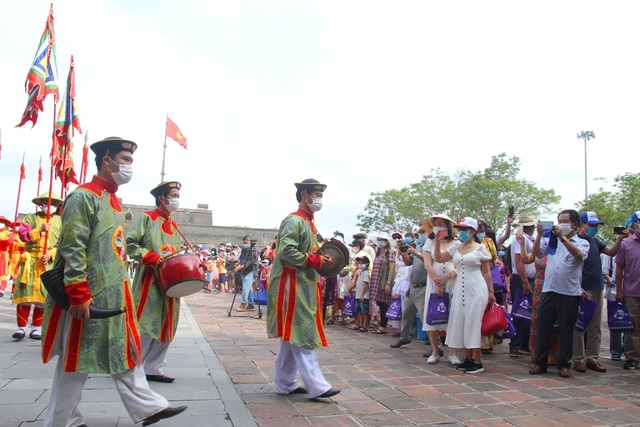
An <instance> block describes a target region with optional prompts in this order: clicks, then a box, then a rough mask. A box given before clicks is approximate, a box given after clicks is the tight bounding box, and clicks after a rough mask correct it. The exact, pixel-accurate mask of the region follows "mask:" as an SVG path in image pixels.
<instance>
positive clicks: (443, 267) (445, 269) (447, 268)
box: [422, 239, 456, 331]
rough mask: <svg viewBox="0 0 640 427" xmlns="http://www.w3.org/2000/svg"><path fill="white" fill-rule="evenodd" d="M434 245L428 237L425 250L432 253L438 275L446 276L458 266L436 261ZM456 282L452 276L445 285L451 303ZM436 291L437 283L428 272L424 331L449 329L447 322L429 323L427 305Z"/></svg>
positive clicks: (423, 320) (448, 262) (423, 321)
mask: <svg viewBox="0 0 640 427" xmlns="http://www.w3.org/2000/svg"><path fill="white" fill-rule="evenodd" d="M452 245H453V243H452ZM434 246H435V245H434V241H433V240H431V239H428V240H427V243H425V245H424V252H429V254H431V261H432V263H433V268H434V270H435V271H436V275H437V276H444V275H445V274H447V273H450V272H452V271H454V270H455V269H456V268H455V266H454V265H453V262H451V261H447V262H445V263H442V262H436V260H435V258H434V256H433V248H434ZM455 283H456V279H454V278H451V279H449V280H447V283H445V285H444V291H445V292H446V293H448V294H449V305H451V301H452V299H453V289H454V287H455ZM436 292H437V291H436V284H435V283H433V280H431V277H429V275H428V274H427V288H426V289H425V294H424V311H423V313H424V319H422V330H423V331H444V330H446V329H447V324H446V323H445V324H444V325H434V326H431V325H429V324H428V323H427V307H429V298H430V297H431V294H433V293H436Z"/></svg>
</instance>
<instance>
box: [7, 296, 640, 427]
mask: <svg viewBox="0 0 640 427" xmlns="http://www.w3.org/2000/svg"><path fill="white" fill-rule="evenodd" d="M232 298H233V295H232V294H226V295H219V294H205V293H197V294H194V295H191V296H189V297H187V298H185V299H184V300H185V302H186V304H183V310H182V317H181V320H180V325H179V330H178V333H177V337H176V340H175V341H174V344H173V346H172V348H171V351H170V355H169V363H168V367H167V372H168V374H170V375H172V376H176V377H177V380H176V383H174V384H157V383H152V387H153V388H154V389H155V390H157V391H158V392H160V393H161V394H163V395H165V396H166V397H167V398H168V399H169V400H170V401H171V402H172V403H174V404H188V405H189V408H188V409H187V411H186V412H185V413H184V414H182V415H180V416H178V417H176V418H174V419H171V420H166V421H162V422H160V423H159V424H158V425H159V426H167V427H169V426H189V427H197V426H235V427H252V426H255V425H258V426H260V427H271V426H278V427H286V426H295V427H299V426H302V427H304V426H316V427H321V426H330V427H345V426H420V425H434V424H438V425H447V426H462V425H470V426H566V425H572V426H573V425H580V426H581V427H587V426H624V425H629V426H637V425H640V394H639V393H640V372H638V371H626V370H623V369H622V364H621V362H612V361H610V360H609V359H608V357H606V356H608V352H607V351H606V350H604V349H603V351H602V355H603V357H602V358H601V362H602V363H603V365H604V366H605V367H607V369H608V372H607V373H604V374H599V373H595V372H592V371H589V372H587V373H585V374H580V373H577V372H575V371H572V375H573V376H572V378H570V379H568V380H565V379H562V378H560V377H559V376H558V375H557V374H555V370H554V369H550V373H549V374H546V375H542V376H531V375H529V374H528V369H529V367H530V364H529V360H528V359H526V358H522V357H521V358H518V359H514V358H510V357H509V356H508V354H507V346H506V345H505V344H503V345H501V346H498V347H497V348H496V350H495V352H494V353H495V354H493V355H487V356H485V357H484V359H483V363H484V365H485V369H486V372H484V373H481V374H477V375H468V374H464V373H462V372H459V371H456V370H455V369H454V367H453V366H451V365H449V364H448V363H447V362H446V358H445V360H441V361H440V363H438V364H437V365H427V363H426V359H425V358H423V357H422V353H424V352H425V351H426V350H427V349H428V347H427V346H425V345H424V343H423V342H421V341H419V340H415V339H414V341H413V342H412V343H411V344H409V345H407V346H404V347H402V348H401V349H391V348H389V344H391V343H393V342H395V340H396V338H392V337H391V336H389V335H373V334H370V333H356V332H353V331H350V330H348V329H346V328H345V327H344V326H338V325H333V326H328V327H327V335H328V337H329V340H330V343H331V346H330V347H328V348H327V349H325V350H321V351H319V352H318V357H319V359H320V363H321V364H322V366H323V371H324V372H325V375H326V377H327V379H328V380H329V381H330V382H331V383H332V385H333V386H334V387H338V388H341V389H342V393H340V394H339V395H337V396H335V397H334V398H333V399H331V400H325V401H322V402H312V401H309V400H307V399H306V398H305V397H304V396H303V395H292V396H287V397H283V396H278V395H276V394H275V393H274V388H273V385H272V380H273V374H274V372H273V370H274V369H273V364H274V360H275V353H276V352H277V347H278V341H277V340H269V339H268V338H267V337H266V332H265V318H266V313H264V312H263V317H262V319H254V318H251V317H248V315H247V316H244V315H243V314H242V313H238V312H236V311H235V310H234V311H232V313H231V314H232V315H231V316H228V310H229V308H230V305H231V300H232ZM238 304H239V298H237V299H236V304H235V305H236V306H237V305H238ZM244 314H247V312H245V313H244ZM253 314H257V312H254V313H253ZM14 322H15V311H14V308H13V306H11V303H10V300H9V299H8V298H6V297H5V298H0V426H2V427H5V426H7V427H8V426H41V425H42V418H43V414H44V410H45V409H46V405H47V400H48V396H49V388H50V387H51V379H52V372H53V368H54V365H53V364H52V363H49V364H47V365H43V364H42V363H41V362H40V345H39V342H35V341H32V340H30V339H28V338H27V339H25V340H24V341H21V342H14V340H12V339H11V334H12V333H13V331H14V329H15V323H14ZM605 330H606V328H605ZM603 343H608V341H607V340H606V336H605V337H603ZM81 410H82V412H83V414H84V415H85V417H86V419H87V423H88V424H89V426H90V427H112V426H132V425H133V423H132V421H131V419H130V418H129V416H128V415H127V413H126V411H125V409H124V406H123V405H122V403H121V402H120V400H119V397H118V394H117V393H116V392H115V390H114V389H113V383H112V382H111V380H110V379H109V378H108V376H104V375H91V376H90V379H89V381H88V382H87V385H86V386H85V391H84V394H83V402H82V404H81Z"/></svg>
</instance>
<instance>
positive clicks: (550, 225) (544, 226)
mask: <svg viewBox="0 0 640 427" xmlns="http://www.w3.org/2000/svg"><path fill="white" fill-rule="evenodd" d="M540 225H541V226H542V229H543V230H551V229H552V228H553V221H540Z"/></svg>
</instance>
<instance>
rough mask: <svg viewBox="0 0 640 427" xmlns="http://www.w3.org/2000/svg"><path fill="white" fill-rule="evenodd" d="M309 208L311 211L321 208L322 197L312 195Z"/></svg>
mask: <svg viewBox="0 0 640 427" xmlns="http://www.w3.org/2000/svg"><path fill="white" fill-rule="evenodd" d="M309 209H311V212H318V211H319V210H320V209H322V199H321V198H320V197H312V198H311V204H310V205H309Z"/></svg>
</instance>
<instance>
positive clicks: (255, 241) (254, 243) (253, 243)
mask: <svg viewBox="0 0 640 427" xmlns="http://www.w3.org/2000/svg"><path fill="white" fill-rule="evenodd" d="M249 243H251V246H255V245H256V243H258V241H257V240H255V239H251V240H250V241H249Z"/></svg>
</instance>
